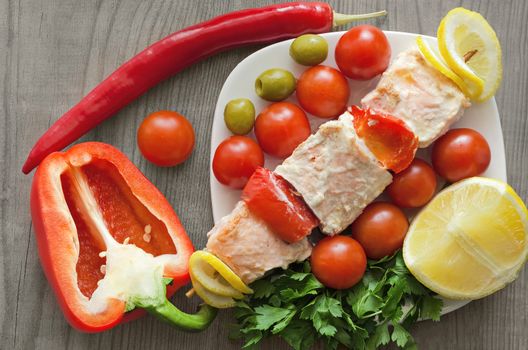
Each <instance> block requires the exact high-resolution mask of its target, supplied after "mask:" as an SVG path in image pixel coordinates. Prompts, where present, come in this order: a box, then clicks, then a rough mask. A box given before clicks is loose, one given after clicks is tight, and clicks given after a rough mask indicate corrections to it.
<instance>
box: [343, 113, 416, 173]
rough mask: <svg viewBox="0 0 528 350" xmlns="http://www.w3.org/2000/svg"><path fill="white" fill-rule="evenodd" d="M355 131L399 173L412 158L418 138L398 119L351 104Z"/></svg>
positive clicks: (390, 167) (381, 158)
mask: <svg viewBox="0 0 528 350" xmlns="http://www.w3.org/2000/svg"><path fill="white" fill-rule="evenodd" d="M348 111H349V112H350V113H351V114H352V115H353V116H354V129H355V130H356V134H357V135H358V136H359V137H360V138H361V139H362V140H363V142H365V145H366V146H367V147H368V148H369V149H370V151H371V152H372V153H373V154H374V155H375V156H376V158H377V159H378V161H379V162H380V163H381V164H383V166H385V167H386V168H387V169H390V170H392V171H394V172H395V173H399V172H401V171H403V170H405V169H406V168H407V167H408V166H409V164H411V162H412V160H413V159H414V155H415V153H416V150H417V149H418V138H417V137H416V136H415V135H414V133H413V132H412V131H411V130H410V129H409V128H408V127H407V125H406V124H405V123H404V122H403V121H402V120H401V119H398V118H396V117H393V116H391V115H386V114H377V113H374V112H372V111H371V110H370V109H361V108H359V107H357V106H351V107H350V108H349V110H348Z"/></svg>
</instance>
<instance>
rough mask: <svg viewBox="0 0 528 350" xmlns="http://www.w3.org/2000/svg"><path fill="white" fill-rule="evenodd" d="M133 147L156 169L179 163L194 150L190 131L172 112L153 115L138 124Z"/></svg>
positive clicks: (190, 127) (180, 118)
mask: <svg viewBox="0 0 528 350" xmlns="http://www.w3.org/2000/svg"><path fill="white" fill-rule="evenodd" d="M137 143H138V146H139V150H140V151H141V153H142V154H143V156H144V157H145V158H146V159H147V160H149V161H150V162H152V163H154V164H156V165H159V166H164V167H167V166H174V165H178V164H180V163H183V162H184V161H185V160H186V159H187V158H189V156H190V155H191V153H192V151H193V148H194V130H193V127H192V125H191V123H189V121H188V120H187V119H185V117H184V116H182V115H181V114H180V113H177V112H172V111H159V112H154V113H152V114H151V115H149V116H148V117H146V118H145V119H143V121H142V122H141V125H140V126H139V129H138V132H137Z"/></svg>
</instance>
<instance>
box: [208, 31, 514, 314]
mask: <svg viewBox="0 0 528 350" xmlns="http://www.w3.org/2000/svg"><path fill="white" fill-rule="evenodd" d="M343 33H344V32H335V33H328V34H323V37H324V38H325V39H326V40H327V41H328V45H329V51H328V52H329V55H328V58H327V59H326V61H324V62H323V63H322V64H324V65H328V66H332V67H335V68H337V66H336V64H335V60H334V55H333V52H334V49H335V46H336V44H337V41H338V40H339V38H340V37H341V35H343ZM385 34H386V35H387V38H388V39H389V42H390V45H391V48H392V57H393V58H394V57H396V56H397V55H398V54H399V53H400V52H402V51H405V50H407V49H409V48H411V47H416V44H415V40H416V37H417V34H411V33H402V32H385ZM425 38H426V39H427V40H431V41H432V42H436V39H435V38H432V37H425ZM291 42H292V40H287V41H283V42H280V43H277V44H273V45H270V46H268V47H265V48H263V49H261V50H259V51H257V52H255V53H253V54H252V55H250V56H249V57H247V58H246V59H244V60H243V61H242V62H240V63H239V64H238V65H237V66H236V67H235V69H233V71H232V72H231V74H230V75H229V77H227V79H226V81H225V83H224V86H223V87H222V91H221V92H220V96H219V97H218V102H217V104H216V109H215V115H214V120H213V130H212V133H211V161H212V159H213V155H214V152H215V150H216V147H217V146H218V145H219V144H220V142H222V141H223V140H224V139H226V138H227V137H229V136H231V133H230V131H229V130H228V129H227V127H226V126H225V124H224V116H223V112H224V107H225V105H226V104H227V102H229V101H230V100H232V99H234V98H241V97H246V98H249V99H250V100H251V101H253V103H254V104H255V109H256V111H257V114H258V113H259V112H260V111H261V110H262V109H263V108H264V107H265V106H267V105H268V104H269V102H267V101H264V100H262V99H261V98H259V97H258V96H257V94H256V93H255V89H254V82H255V79H256V78H257V76H258V75H259V74H260V73H262V72H263V71H265V70H266V69H269V68H284V69H287V70H289V71H291V72H292V73H293V74H294V75H295V76H296V77H299V76H300V75H301V73H302V72H303V71H304V70H305V69H306V67H304V66H301V65H299V64H297V63H295V62H294V61H293V60H292V59H291V58H290V56H289V47H290V44H291ZM378 80H379V78H375V79H372V80H369V81H352V80H349V85H350V91H351V96H350V99H349V104H350V105H352V104H359V101H360V99H361V98H362V97H363V96H365V95H366V94H367V92H369V91H370V90H372V89H374V87H375V86H376V84H377V82H378ZM288 100H290V101H292V102H294V103H297V100H296V98H295V94H294V95H293V96H292V97H290V98H289V99H288ZM309 119H310V123H311V125H312V132H313V131H315V130H316V129H317V127H318V126H319V125H320V124H322V123H323V122H325V121H326V120H325V119H320V118H315V117H313V116H311V115H309ZM454 127H470V128H473V129H476V130H478V131H479V132H480V133H481V134H482V135H484V137H485V138H486V139H487V141H488V143H489V145H490V148H491V164H490V166H489V168H488V170H487V171H486V172H485V173H484V174H483V176H487V177H493V178H496V179H500V180H503V181H506V161H505V155H504V142H503V139H502V129H501V125H500V119H499V113H498V111H497V104H496V103H495V99H491V100H489V101H487V102H485V103H481V104H475V105H473V106H472V107H470V108H469V109H467V110H466V111H465V113H464V116H463V117H462V119H461V120H460V121H459V122H458V123H457V124H455V125H454ZM250 136H251V137H253V138H254V135H253V133H252V134H251V135H250ZM419 156H420V157H422V158H428V150H427V149H425V150H421V151H420V154H419ZM280 162H281V160H280V159H276V158H273V157H270V156H266V164H265V166H266V167H267V168H270V169H274V168H275V166H277V165H278V164H279V163H280ZM210 182H211V203H212V206H213V218H214V221H215V222H217V221H218V220H220V218H221V217H223V216H225V215H227V214H229V213H230V212H231V211H232V210H233V208H234V207H235V204H236V203H237V202H238V201H239V199H240V191H237V190H233V189H230V188H228V187H226V186H223V185H222V184H220V183H219V182H218V181H216V179H215V177H214V175H213V172H212V171H211V173H210ZM467 303H468V302H467V301H451V300H446V301H445V303H444V310H443V313H448V312H451V311H454V310H456V309H458V308H460V307H462V306H463V305H465V304H467Z"/></svg>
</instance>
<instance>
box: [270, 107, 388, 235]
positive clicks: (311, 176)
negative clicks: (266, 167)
mask: <svg viewBox="0 0 528 350" xmlns="http://www.w3.org/2000/svg"><path fill="white" fill-rule="evenodd" d="M275 173H277V174H278V175H280V176H282V177H283V178H284V179H285V180H286V181H288V182H289V183H290V184H291V185H292V186H293V187H294V188H295V190H296V191H297V192H298V193H299V194H300V195H301V196H302V197H303V199H304V201H305V202H306V204H308V206H309V207H310V209H312V211H313V213H314V214H315V215H316V216H317V218H318V219H319V220H320V227H321V230H322V231H323V232H324V233H326V234H329V235H335V234H337V233H339V232H341V231H343V230H344V229H345V228H346V227H347V226H348V225H350V224H351V223H352V221H354V219H355V218H356V217H358V216H359V214H361V212H362V211H363V209H364V208H365V207H366V206H367V205H368V204H369V203H370V202H372V201H373V200H374V199H375V198H376V197H377V196H379V195H380V194H381V193H382V192H383V190H384V189H385V187H386V186H387V185H389V184H390V183H391V181H392V176H391V174H390V173H389V172H388V171H387V170H385V168H384V167H382V166H381V165H380V163H379V162H378V161H377V160H376V158H375V157H374V155H373V154H372V153H371V152H370V150H368V148H367V147H366V146H365V145H363V143H362V141H361V140H360V138H359V137H358V136H357V135H356V132H355V130H354V125H353V119H352V116H351V115H350V114H349V113H348V112H346V113H345V114H343V115H342V116H341V117H340V118H339V120H333V121H329V122H326V123H324V124H323V125H321V126H320V127H319V130H318V131H317V133H315V134H314V135H311V136H310V137H309V138H308V139H306V140H305V141H304V142H303V143H301V144H300V145H299V146H298V147H297V148H296V149H295V151H294V152H293V154H292V155H291V156H290V157H288V158H287V159H286V160H284V162H283V163H282V164H281V165H279V166H278V167H277V168H276V169H275Z"/></svg>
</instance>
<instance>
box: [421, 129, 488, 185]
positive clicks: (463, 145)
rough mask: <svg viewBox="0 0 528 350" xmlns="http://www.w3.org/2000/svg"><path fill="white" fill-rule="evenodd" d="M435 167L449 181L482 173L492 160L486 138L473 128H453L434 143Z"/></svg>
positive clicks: (432, 157)
mask: <svg viewBox="0 0 528 350" xmlns="http://www.w3.org/2000/svg"><path fill="white" fill-rule="evenodd" d="M431 159H432V161H433V167H434V169H435V170H436V172H437V173H438V175H440V176H442V177H443V178H445V179H446V180H447V181H449V182H456V181H459V180H462V179H465V178H468V177H472V176H477V175H480V174H482V173H483V172H484V171H485V170H486V169H487V168H488V165H489V163H490V161H491V152H490V148H489V145H488V143H487V142H486V139H485V138H484V137H483V136H482V135H481V134H479V133H478V132H477V131H475V130H473V129H466V128H462V129H453V130H449V131H448V132H447V133H446V134H445V135H444V136H442V137H440V138H439V139H438V140H436V142H435V143H434V145H433V151H432V154H431Z"/></svg>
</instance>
